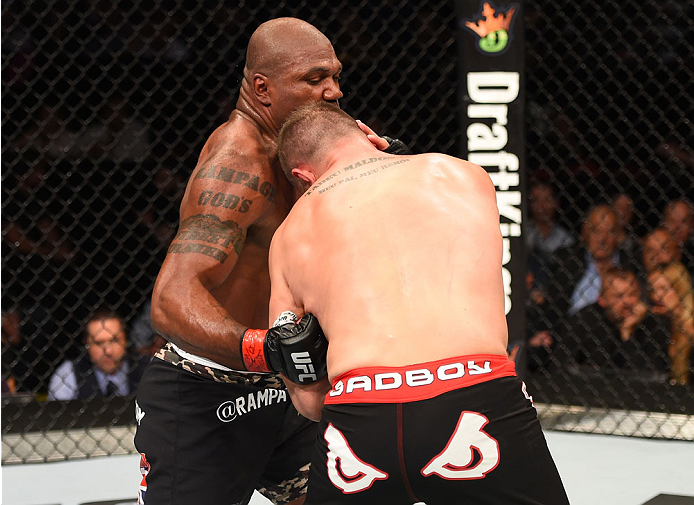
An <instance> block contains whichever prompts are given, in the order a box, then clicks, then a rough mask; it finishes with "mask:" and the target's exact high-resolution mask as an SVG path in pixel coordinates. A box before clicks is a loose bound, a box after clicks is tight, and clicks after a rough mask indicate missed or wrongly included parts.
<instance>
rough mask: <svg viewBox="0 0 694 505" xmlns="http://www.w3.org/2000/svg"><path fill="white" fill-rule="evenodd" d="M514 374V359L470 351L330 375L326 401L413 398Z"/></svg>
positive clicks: (348, 401)
mask: <svg viewBox="0 0 694 505" xmlns="http://www.w3.org/2000/svg"><path fill="white" fill-rule="evenodd" d="M515 375H516V366H515V364H514V363H513V361H510V360H509V359H508V357H507V356H505V355H499V354H471V355H470V356H459V357H456V358H446V359H441V360H438V361H429V362H427V363H420V364H416V365H408V366H402V367H365V368H357V369H355V370H351V371H349V372H346V373H343V374H342V375H339V376H338V377H336V378H335V379H333V382H332V389H331V390H330V391H329V392H328V394H327V395H325V403H326V404H338V403H400V402H413V401H417V400H425V399H427V398H433V397H435V396H438V395H440V394H442V393H446V392H448V391H453V390H454V389H460V388H464V387H468V386H472V385H475V384H480V383H482V382H487V381H490V380H492V379H498V378H499V377H513V376H515Z"/></svg>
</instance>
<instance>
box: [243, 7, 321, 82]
mask: <svg viewBox="0 0 694 505" xmlns="http://www.w3.org/2000/svg"><path fill="white" fill-rule="evenodd" d="M326 46H330V47H332V44H331V43H330V41H329V40H328V38H327V37H326V36H325V35H323V33H321V31H320V30H318V28H316V27H315V26H313V25H312V24H310V23H307V22H306V21H303V20H301V19H297V18H277V19H271V20H270V21H266V22H265V23H263V24H261V25H260V26H259V27H258V28H257V29H256V30H255V32H253V35H251V39H250V40H249V41H248V49H247V50H246V72H250V73H256V72H259V73H262V74H265V75H268V76H273V75H275V74H276V73H277V72H280V71H282V69H283V68H285V67H286V66H288V65H291V64H292V62H293V57H294V56H295V55H297V54H300V53H301V52H302V51H304V50H305V49H306V48H312V47H321V48H323V47H326Z"/></svg>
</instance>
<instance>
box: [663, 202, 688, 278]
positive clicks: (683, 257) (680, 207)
mask: <svg viewBox="0 0 694 505" xmlns="http://www.w3.org/2000/svg"><path fill="white" fill-rule="evenodd" d="M663 227H664V228H665V229H666V230H667V231H668V232H669V233H670V235H672V237H673V238H674V239H675V242H676V244H677V245H678V246H679V251H678V254H679V258H678V260H677V261H680V262H681V263H682V264H683V265H684V266H685V267H686V269H687V270H688V271H689V275H693V274H694V208H692V204H691V203H689V202H687V201H686V200H673V201H671V202H670V203H668V204H667V205H666V206H665V212H664V213H663Z"/></svg>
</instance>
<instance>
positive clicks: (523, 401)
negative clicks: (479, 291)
mask: <svg viewBox="0 0 694 505" xmlns="http://www.w3.org/2000/svg"><path fill="white" fill-rule="evenodd" d="M416 502H424V503H426V504H427V505H439V504H441V505H450V504H452V503H474V504H476V505H482V504H490V505H497V504H500V503H514V504H522V503H528V504H530V503H532V504H547V505H549V504H551V505H557V504H565V503H568V499H567V497H566V493H565V491H564V487H563V485H562V482H561V479H560V478H559V474H558V472H557V469H556V466H555V464H554V461H553V460H552V457H551V455H550V453H549V450H548V448H547V444H546V442H545V438H544V435H543V433H542V429H541V427H540V423H539V422H538V420H537V416H536V412H535V408H534V407H533V405H532V401H531V399H530V397H528V395H527V393H526V392H525V387H524V384H523V383H522V382H521V381H520V380H519V379H518V378H517V377H516V374H515V369H514V365H513V363H512V362H510V361H509V360H508V359H507V358H506V356H497V355H472V356H463V357H457V358H450V359H445V360H440V361H434V362H429V363H423V364H418V365H411V366H407V367H397V368H393V367H385V368H380V367H379V368H375V367H374V368H361V369H357V370H352V371H350V372H348V373H345V374H343V375H341V376H339V377H337V378H335V380H333V387H332V390H331V391H330V392H329V393H328V395H326V400H325V407H324V409H323V417H322V420H321V422H320V426H319V436H318V444H316V448H315V450H314V453H313V458H312V463H311V471H310V474H309V491H308V497H307V500H306V505H313V504H323V505H333V504H360V505H367V504H379V505H380V504H384V503H387V504H389V505H391V504H392V505H397V504H403V505H404V504H407V505H410V504H412V503H416Z"/></svg>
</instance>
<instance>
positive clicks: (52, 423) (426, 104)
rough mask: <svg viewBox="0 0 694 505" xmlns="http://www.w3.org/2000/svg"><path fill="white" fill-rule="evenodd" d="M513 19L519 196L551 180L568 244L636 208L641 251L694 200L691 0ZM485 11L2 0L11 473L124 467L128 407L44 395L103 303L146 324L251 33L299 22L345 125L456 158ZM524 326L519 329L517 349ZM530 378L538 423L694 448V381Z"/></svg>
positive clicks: (5, 402) (400, 4)
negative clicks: (110, 463) (626, 201)
mask: <svg viewBox="0 0 694 505" xmlns="http://www.w3.org/2000/svg"><path fill="white" fill-rule="evenodd" d="M502 3H507V2H502ZM492 4H494V2H492ZM514 4H515V5H516V6H517V8H518V13H520V14H519V15H521V16H522V18H519V20H518V23H519V26H522V27H524V31H523V35H524V39H525V43H524V51H523V52H524V55H523V56H524V75H523V87H524V96H525V104H524V117H525V120H524V125H523V127H524V130H523V139H522V140H523V143H524V146H525V152H524V153H523V155H524V159H525V164H524V166H523V167H522V170H523V174H524V178H525V185H526V186H527V185H528V184H530V183H531V182H532V181H535V180H542V181H546V182H550V183H551V184H552V185H553V186H554V187H555V188H556V191H557V195H558V198H559V201H560V206H559V209H560V211H559V219H560V222H561V223H562V224H563V225H564V226H566V227H567V228H568V229H569V230H570V231H572V232H573V233H574V235H576V236H577V237H578V235H579V233H580V224H581V221H582V219H583V218H584V217H585V213H586V211H587V209H588V208H589V207H590V206H591V205H594V204H595V203H598V202H601V201H605V200H607V199H608V198H609V197H610V196H612V195H613V194H615V193H617V192H627V193H628V194H629V195H630V196H631V197H632V198H633V199H634V203H635V219H634V231H635V233H636V234H637V235H638V236H643V234H645V233H646V232H647V231H648V230H650V229H652V228H653V227H654V226H657V225H658V223H659V222H660V220H661V219H662V212H663V207H664V205H665V204H666V202H668V201H670V200H672V199H674V198H682V197H685V196H689V197H690V198H691V196H692V195H693V194H694V175H693V174H694V161H693V160H694V154H693V153H692V145H694V142H693V140H694V139H693V135H692V123H691V118H692V117H694V114H693V112H694V110H693V109H694V105H692V104H693V103H694V101H693V100H692V94H691V89H692V86H691V83H692V82H693V81H694V56H693V55H694V47H693V35H694V28H693V26H694V23H692V14H693V12H694V7H693V6H692V3H691V2H690V1H687V0H663V1H658V0H638V1H637V0H633V1H629V0H622V1H617V0H604V1H587V0H584V1H578V2H577V1H569V0H561V1H559V0H552V1H550V0H538V1H534V2H531V3H528V4H525V5H523V6H522V8H521V3H520V2H514ZM495 5H498V4H495ZM481 9H482V3H479V4H478V3H477V2H460V3H459V4H458V5H456V3H454V2H452V1H435V0H428V1H404V0H388V1H382V2H346V1H343V2H339V3H338V2H327V1H324V2H323V3H316V2H281V3H277V4H276V5H275V4H274V3H273V2H261V3H258V2H244V1H241V2H238V4H231V3H226V4H225V3H224V2H211V1H187V0H178V1H172V0H171V1H170V0H159V1H157V0H149V1H122V2H109V1H97V0H94V1H79V0H74V1H60V0H56V1H51V0H45V1H33V0H23V1H17V0H14V1H13V0H8V1H5V2H3V4H2V57H3V60H2V91H3V96H2V119H3V124H2V310H3V321H4V318H5V316H6V315H7V316H9V315H10V314H11V313H16V314H18V316H19V318H20V321H21V325H20V334H21V337H22V341H21V342H19V343H16V342H15V343H14V344H11V343H10V342H9V341H6V331H5V330H6V328H5V323H4V322H3V350H2V379H3V385H5V383H6V382H7V381H9V380H12V379H14V381H15V384H16V390H17V392H16V393H15V394H9V393H6V392H5V389H3V394H2V463H3V465H5V464H12V463H27V462H45V461H59V460H65V459H79V458H85V457H92V456H98V455H114V454H130V453H133V452H134V447H133V444H132V435H133V433H134V400H133V398H111V399H104V398H100V397H97V398H93V399H91V400H85V401H78V400H75V401H67V402H55V401H53V402H49V401H46V388H47V384H48V379H49V377H50V374H51V373H52V372H53V370H54V369H55V367H56V366H57V365H58V364H59V363H60V362H62V361H63V360H64V359H74V358H75V357H77V356H79V355H80V354H81V353H83V352H84V351H83V347H82V325H83V324H84V318H85V317H86V315H88V314H89V312H90V311H91V310H93V309H94V308H95V307H98V306H101V305H104V304H106V305H109V306H111V307H114V308H116V309H118V310H120V311H121V312H122V313H123V314H124V316H125V317H126V318H127V320H128V321H129V322H130V324H131V329H133V327H134V326H135V325H136V324H137V323H142V319H140V318H141V316H142V314H145V313H146V303H147V301H148V299H149V297H150V294H151V289H152V285H153V282H154V279H155V276H156V274H157V271H158V268H159V265H160V263H161V261H162V259H163V256H164V255H165V252H166V249H167V246H168V244H169V242H170V240H171V238H172V237H173V234H174V233H175V231H176V226H177V211H178V205H179V203H180V199H181V196H182V193H183V190H184V187H185V183H186V180H187V177H188V176H189V174H190V172H191V170H192V168H193V167H194V166H195V163H196V159H197V155H198V153H199V151H200V149H201V147H202V145H203V143H204V141H205V139H206V138H207V136H208V135H209V134H210V133H211V132H212V131H213V130H214V128H215V127H216V126H218V125H219V124H220V123H222V122H223V121H224V120H225V119H226V117H227V116H228V114H229V112H230V111H231V110H232V108H233V107H234V104H235V100H236V96H237V92H238V86H239V82H240V78H241V72H242V68H243V63H244V49H245V46H246V43H247V41H248V38H249V36H250V34H251V33H252V31H253V30H254V29H255V28H256V27H257V26H258V24H259V23H261V22H263V21H265V20H267V19H270V18H273V17H277V16H285V15H291V16H296V17H300V18H303V19H306V20H307V21H310V22H311V23H313V24H314V25H316V26H317V27H318V28H319V29H321V30H322V31H323V32H324V33H326V34H327V36H328V37H329V38H330V39H331V41H332V42H333V44H334V46H335V48H336V52H337V55H338V57H339V58H340V60H341V61H342V63H343V65H344V72H343V76H342V81H341V85H342V88H343V91H344V94H345V97H344V99H343V100H342V101H341V105H342V107H343V108H344V109H345V110H347V111H348V112H349V113H350V114H352V115H353V116H355V117H358V118H359V119H361V120H363V121H364V122H366V123H367V124H369V125H370V126H372V128H373V129H374V130H376V131H377V132H379V133H382V134H387V135H390V136H393V137H399V138H400V139H402V140H404V141H405V142H406V143H407V144H408V145H410V146H411V147H412V149H413V151H415V152H426V151H439V152H444V153H448V154H451V155H456V156H464V155H465V154H466V148H465V145H464V142H465V138H466V136H465V131H463V126H462V125H463V122H462V121H461V109H462V107H463V103H462V101H461V97H460V94H461V83H460V75H461V68H462V66H461V65H463V64H464V62H463V63H461V60H460V58H459V54H460V50H459V46H458V44H459V43H460V41H461V38H462V37H467V36H468V33H467V32H466V31H465V28H463V26H462V25H461V19H462V18H463V17H465V18H472V17H474V16H476V15H477V14H478V13H479V12H480V11H481ZM463 11H465V12H463ZM521 22H522V23H521ZM470 40H471V41H472V39H470ZM524 210H525V209H524ZM690 259H691V258H690ZM528 331H529V330H528V329H527V328H525V327H518V325H516V326H513V327H511V337H512V339H514V340H521V341H522V340H523V339H524V338H525V336H526V333H527V332H528ZM560 339H561V335H559V340H560ZM144 342H145V343H147V342H149V341H147V340H146V341H144ZM532 359H533V358H532V357H530V358H529V360H530V362H531V363H533V362H532ZM534 365H535V366H531V367H529V369H528V370H523V372H522V373H523V374H524V379H525V381H526V383H527V385H528V390H529V392H530V394H532V395H533V397H534V399H535V402H536V405H537V407H538V411H539V412H540V415H541V420H542V423H543V427H544V428H545V429H549V430H552V429H556V430H566V431H581V432H587V433H608V434H616V435H627V436H640V437H660V438H666V439H684V440H694V427H693V422H694V420H693V417H692V416H693V415H694V392H693V391H692V387H691V385H686V386H682V385H678V386H672V385H670V384H669V383H668V381H667V379H663V377H662V376H657V374H656V376H655V377H654V375H653V374H624V373H616V374H615V373H609V372H607V371H601V370H597V371H594V373H584V372H583V371H581V370H578V371H577V370H569V369H564V368H562V367H560V366H557V362H556V360H554V359H553V358H552V356H550V357H549V358H547V359H542V360H540V361H538V362H536V363H534Z"/></svg>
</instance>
